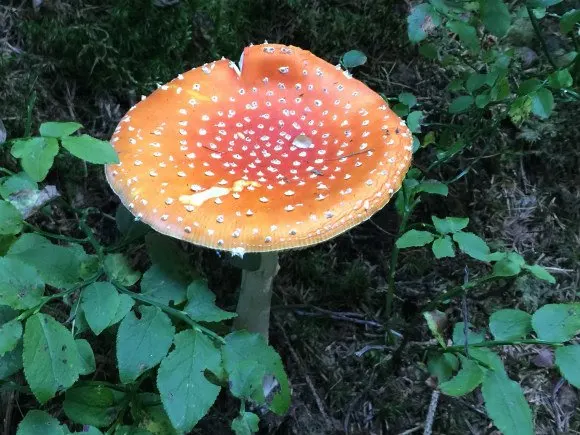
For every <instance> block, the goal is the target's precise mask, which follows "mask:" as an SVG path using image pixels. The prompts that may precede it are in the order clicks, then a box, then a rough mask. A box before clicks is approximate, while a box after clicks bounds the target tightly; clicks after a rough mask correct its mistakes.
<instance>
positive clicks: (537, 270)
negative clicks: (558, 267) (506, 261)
mask: <svg viewBox="0 0 580 435" xmlns="http://www.w3.org/2000/svg"><path fill="white" fill-rule="evenodd" d="M522 267H523V268H524V269H525V270H527V271H528V272H530V273H531V274H532V275H534V276H535V277H536V278H538V279H541V280H544V281H548V282H549V283H550V284H556V278H554V276H553V275H552V274H551V273H550V272H548V271H547V270H546V269H544V268H543V267H542V266H540V265H539V264H531V265H530V264H524V265H522Z"/></svg>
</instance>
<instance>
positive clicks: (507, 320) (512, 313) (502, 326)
mask: <svg viewBox="0 0 580 435" xmlns="http://www.w3.org/2000/svg"><path fill="white" fill-rule="evenodd" d="M489 330H490V331H491V333H492V335H493V337H494V338H495V339H496V340H518V339H520V338H524V337H525V336H526V335H528V334H529V333H530V332H532V316H531V315H530V314H528V313H526V312H525V311H521V310H514V309H505V310H499V311H496V312H495V313H493V314H492V315H491V316H490V317H489Z"/></svg>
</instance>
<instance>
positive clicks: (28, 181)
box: [0, 172, 38, 199]
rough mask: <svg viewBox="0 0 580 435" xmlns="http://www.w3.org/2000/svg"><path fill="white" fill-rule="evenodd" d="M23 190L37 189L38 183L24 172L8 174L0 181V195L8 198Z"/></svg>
mask: <svg viewBox="0 0 580 435" xmlns="http://www.w3.org/2000/svg"><path fill="white" fill-rule="evenodd" d="M23 190H38V183H37V182H36V181H34V180H33V179H32V178H30V175H28V174H27V173H26V172H19V173H17V174H14V175H10V176H9V177H6V178H4V179H3V180H2V182H1V183H0V196H1V197H2V198H4V199H8V198H9V197H10V195H12V194H14V193H16V192H20V191H23Z"/></svg>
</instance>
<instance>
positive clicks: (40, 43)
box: [0, 0, 580, 435]
mask: <svg viewBox="0 0 580 435" xmlns="http://www.w3.org/2000/svg"><path fill="white" fill-rule="evenodd" d="M31 3H39V4H42V5H41V6H39V7H38V8H37V9H36V8H34V7H33V6H32V4H31ZM149 3H152V2H147V1H142V0H75V1H72V0H70V1H64V0H52V1H44V2H42V1H40V2H38V1H37V2H29V1H26V2H25V1H21V0H3V1H2V2H1V5H0V83H1V86H0V109H1V111H0V117H1V118H2V120H3V122H4V124H5V126H6V130H7V131H8V134H9V137H18V136H21V135H23V134H24V119H25V118H26V112H27V107H28V105H29V104H30V102H31V99H32V98H33V95H34V98H35V102H34V106H33V107H32V115H33V126H34V128H37V127H38V125H39V124H40V123H41V122H44V121H49V120H51V121H52V120H75V121H78V122H80V123H82V124H83V125H84V126H85V127H86V129H87V130H86V131H87V132H88V133H90V134H92V135H94V136H96V137H99V138H103V139H108V138H110V135H111V133H112V131H113V129H114V128H115V125H116V123H117V122H118V120H119V119H120V117H121V116H122V115H123V114H124V113H125V112H126V111H127V110H128V108H129V107H130V106H131V105H132V104H133V103H134V102H135V101H136V100H137V99H138V97H139V96H140V95H141V94H148V93H149V92H151V91H152V90H153V89H154V88H155V83H164V82H166V81H168V80H169V79H171V78H173V77H174V76H175V75H176V74H177V73H179V72H182V71H184V70H186V69H188V68H190V67H192V66H196V65H199V64H201V63H203V62H206V61H208V60H212V59H215V58H219V57H221V56H225V57H227V58H231V59H235V60H237V58H238V56H239V53H240V52H241V50H242V48H243V47H244V46H246V45H248V44H249V43H251V42H262V41H264V40H269V41H275V42H283V43H286V44H293V45H298V46H300V47H303V48H306V49H309V50H311V51H312V52H314V53H315V54H316V55H318V56H320V57H322V58H324V59H327V60H328V61H330V62H333V63H337V62H338V60H339V58H340V56H341V55H342V54H343V53H344V52H346V51H348V50H350V49H355V48H356V49H359V50H362V51H363V52H365V53H366V55H367V56H368V59H369V60H368V62H367V64H366V65H364V66H363V67H361V68H359V69H357V70H356V71H355V76H356V77H357V78H358V79H360V80H362V81H364V82H366V83H367V84H368V85H369V86H370V87H372V88H373V89H375V90H376V91H378V92H382V93H383V94H385V95H386V96H396V95H397V94H399V93H400V92H401V91H409V92H412V93H413V94H414V95H416V96H417V97H418V101H419V105H420V107H421V110H423V111H424V112H425V113H426V114H427V120H428V122H430V123H437V122H449V118H445V119H443V118H442V117H440V115H439V112H438V108H439V107H441V106H442V101H445V100H446V99H447V98H448V97H447V93H446V92H445V91H444V89H445V87H446V85H447V84H448V82H449V81H450V79H449V78H448V77H446V76H445V74H444V71H443V70H442V69H439V68H438V67H437V66H434V65H433V64H431V63H426V61H425V60H422V59H421V58H419V57H418V55H417V53H416V52H415V50H414V48H413V47H412V46H411V45H410V44H409V42H408V40H407V38H406V30H405V18H406V14H407V13H408V5H407V4H406V3H405V2H394V1H393V2H389V1H384V2H378V1H374V0H342V1H333V0H318V1H316V0H280V1H276V2H269V1H267V2H261V1H257V0H256V1H250V0H229V1H228V0H225V1H223V0H222V1H218V0H215V1H194V0H191V1H185V0H184V1H181V2H180V4H178V5H175V6H170V7H157V6H152V5H149ZM578 109H579V107H578V105H576V106H573V105H568V106H566V108H563V109H562V110H556V113H555V114H554V116H553V117H552V118H551V119H550V120H549V121H547V122H544V123H543V124H540V123H537V122H536V123H531V124H528V125H526V126H525V128H526V129H528V130H533V131H534V132H535V133H536V134H535V135H534V138H533V140H528V139H529V137H528V136H529V135H528V136H526V135H525V134H524V133H526V131H522V130H518V129H516V128H515V127H513V126H502V128H501V130H500V131H499V132H496V133H495V134H493V135H491V136H490V137H489V138H488V139H486V138H482V139H481V141H480V143H477V144H474V146H473V147H472V148H471V149H470V150H469V151H468V152H465V153H464V154H463V155H462V156H461V157H459V158H458V159H456V160H455V161H454V165H455V166H454V167H445V168H442V169H440V170H438V172H437V173H433V174H429V175H430V178H436V179H438V178H441V176H443V175H445V176H448V175H449V174H454V173H458V172H459V171H461V170H462V169H463V168H465V167H467V166H468V165H469V164H470V163H471V162H472V161H473V160H474V159H476V158H477V159H478V162H477V164H476V165H475V166H474V167H473V168H472V170H471V171H470V172H469V173H468V174H467V175H466V176H464V177H463V178H462V179H461V180H460V181H458V182H456V183H454V184H453V185H452V187H451V189H450V192H449V196H448V197H447V198H446V199H445V200H443V201H442V200H440V199H437V200H427V201H425V202H424V203H423V204H421V205H420V207H419V209H418V213H417V215H416V216H415V219H416V220H417V221H422V220H423V221H425V220H426V219H429V218H430V216H431V215H433V214H435V215H445V216H468V217H469V218H470V228H471V230H472V231H474V232H476V233H477V234H479V235H481V236H482V237H484V238H485V239H486V240H487V241H488V243H490V245H494V246H503V247H505V248H509V249H515V250H517V251H518V252H520V253H521V254H522V255H524V256H525V257H526V259H528V260H529V261H531V262H536V261H539V262H540V263H541V264H542V265H544V266H546V267H548V268H549V270H550V271H551V273H553V274H554V275H555V276H556V278H557V281H558V284H557V285H555V286H553V285H548V284H544V283H543V282H540V281H538V280H534V279H531V278H529V277H521V278H518V279H516V280H513V281H505V282H502V281H500V282H499V283H498V282H495V283H493V284H490V285H489V286H484V287H482V288H480V289H478V291H477V292H476V293H475V294H473V295H470V297H469V298H467V305H468V313H469V321H470V322H471V323H472V324H473V325H474V327H476V328H478V327H484V326H485V325H486V319H487V318H488V316H489V314H491V312H493V311H495V310H497V309H500V308H520V309H523V310H526V311H529V312H530V311H533V310H534V309H535V308H537V307H538V306H540V305H542V304H544V303H547V302H561V301H572V300H578V297H579V296H580V293H579V288H580V287H579V285H580V173H579V172H580V171H579V169H578V168H579V167H580V150H579V148H578V145H577V144H578V143H579V142H580V129H578V127H577V123H578V113H579V112H578ZM486 140H487V142H486ZM415 159H416V164H417V165H423V166H427V165H428V162H429V161H430V159H432V155H431V154H430V152H429V151H428V150H426V151H419V152H418V153H417V154H416V157H415ZM0 161H2V162H3V164H4V161H6V164H13V163H14V162H13V161H11V160H10V157H9V155H8V153H7V152H6V151H5V150H4V151H3V150H1V149H0ZM426 163H427V164H426ZM98 169H99V170H98V171H97V170H96V169H94V168H89V177H86V175H85V174H84V173H83V170H82V168H81V167H80V166H75V165H74V164H71V163H70V162H68V161H57V169H56V170H55V171H53V173H52V174H51V175H50V178H49V179H48V180H47V181H48V182H49V183H50V184H55V185H57V186H58V187H59V189H60V191H61V194H62V195H63V196H65V197H66V198H68V199H69V201H71V202H73V203H74V204H76V206H77V207H79V208H80V207H89V206H90V207H96V208H99V209H101V210H103V211H105V212H107V213H110V214H111V215H114V213H115V209H116V207H117V205H118V200H117V198H116V197H115V196H114V194H113V193H112V192H111V190H110V189H109V187H108V185H107V183H106V181H105V179H104V176H103V174H102V173H101V171H100V168H98ZM40 223H41V224H42V225H44V227H45V228H47V229H49V230H51V231H54V232H61V233H63V234H66V233H67V232H68V231H70V228H68V227H67V225H70V222H69V221H68V220H66V219H62V220H59V219H58V218H56V219H44V220H42V221H41V222H40ZM92 224H93V227H94V228H95V229H97V231H98V233H97V237H99V238H100V239H101V240H103V241H107V240H111V241H112V240H113V239H114V237H115V231H116V230H115V223H114V222H110V221H108V220H103V221H98V222H92ZM397 225H398V223H397V214H396V212H395V210H394V207H393V206H392V205H389V206H387V207H386V208H385V209H384V210H382V211H380V212H379V213H377V214H376V215H375V216H374V217H373V218H372V219H371V220H370V221H368V222H365V223H363V224H361V225H359V226H357V227H356V228H354V229H352V230H351V231H349V232H347V233H345V234H343V235H341V236H339V237H337V238H335V239H333V240H331V241H330V242H327V243H323V244H320V245H317V246H314V247H312V248H309V249H303V250H297V251H293V252H289V253H285V254H283V255H282V257H281V261H282V268H281V270H280V274H279V276H278V278H277V279H276V282H275V296H274V301H273V305H274V309H273V314H272V328H271V343H272V345H273V346H274V347H275V348H276V349H277V350H278V351H279V352H280V354H281V355H282V358H283V361H284V363H285V366H286V368H287V370H288V373H289V376H290V380H291V385H292V389H293V405H292V408H291V411H290V412H289V414H288V415H287V416H286V417H285V418H283V419H277V418H272V419H271V420H268V421H267V425H265V426H264V433H279V434H286V433H288V434H292V433H293V434H301V435H302V434H325V433H326V434H333V433H344V432H348V433H352V434H359V433H360V434H403V433H404V434H411V433H422V432H423V426H424V424H425V420H426V415H427V409H428V407H429V403H430V401H431V397H432V393H433V385H432V383H431V382H430V379H429V374H428V372H427V370H426V367H425V353H426V352H425V349H426V347H427V346H428V344H429V340H430V338H431V337H430V334H429V331H428V329H427V326H426V325H425V324H424V322H423V320H422V317H421V315H420V312H419V311H418V307H420V306H421V305H423V303H424V302H426V301H428V300H430V299H431V298H432V297H433V296H434V295H436V294H438V293H440V292H441V291H442V290H444V289H446V288H449V287H453V286H456V285H457V284H460V283H461V282H462V280H463V275H464V268H465V267H466V266H468V267H469V269H470V274H471V276H472V277H477V276H478V274H480V273H482V271H483V270H484V268H485V267H486V266H485V265H481V264H480V263H475V262H471V261H470V260H469V259H466V258H461V257H458V258H455V259H448V260H446V261H437V262H435V260H434V258H433V256H432V254H431V253H430V252H429V251H428V250H425V249H416V250H405V251H403V252H402V253H401V256H400V268H399V270H398V272H397V275H396V288H397V297H396V301H395V302H396V303H395V312H396V315H395V319H393V320H392V321H391V324H390V328H392V329H393V330H395V331H397V332H399V333H401V334H403V335H404V336H405V340H406V341H408V342H409V343H410V345H408V346H406V348H405V350H404V352H403V353H402V354H399V355H397V354H394V353H393V348H391V347H389V346H384V343H385V342H384V336H385V333H386V330H385V318H384V306H385V295H386V287H387V286H386V277H387V274H388V262H389V259H390V252H391V249H392V246H393V243H394V235H395V233H396V231H397ZM184 249H186V250H187V252H188V253H189V254H190V255H191V257H192V259H194V261H195V263H196V265H197V266H199V267H200V270H201V272H202V273H204V274H205V275H206V276H207V277H208V279H209V282H210V288H211V289H212V290H214V291H215V292H216V294H217V295H218V302H219V303H221V304H223V306H226V307H227V306H232V305H233V304H234V303H235V294H234V293H235V290H236V288H237V285H238V282H239V279H240V272H239V270H237V269H235V268H234V267H232V266H231V265H229V264H228V262H227V259H226V258H225V256H223V255H222V256H218V255H217V254H216V252H215V251H211V250H206V249H202V248H198V247H193V246H187V247H184ZM143 252H144V250H143V247H142V246H141V245H139V246H133V247H132V248H131V256H130V257H131V258H132V259H133V263H134V264H133V265H134V267H135V268H137V269H141V270H143V268H144V267H145V265H146V262H147V258H146V255H144V253H143ZM460 302H461V301H460V300H459V301H455V302H453V303H451V304H449V305H448V306H446V307H445V312H446V314H447V316H448V318H449V319H450V321H451V322H453V323H455V321H461V319H462V310H461V306H460ZM103 346H106V344H103ZM373 346H374V347H373ZM538 351H539V349H538V348H537V347H531V346H515V347H509V348H508V347H506V348H505V349H503V350H502V351H501V355H502V357H503V359H504V362H505V363H506V367H507V370H508V373H509V374H510V376H511V377H512V378H513V379H515V380H517V381H518V382H520V383H521V385H522V386H523V388H524V391H525V393H526V398H527V399H528V401H529V402H530V403H531V405H532V409H533V412H534V419H535V422H536V427H537V433H539V434H556V433H580V413H578V412H577V411H578V406H579V397H578V392H577V391H575V390H574V389H572V388H571V387H569V386H568V385H567V384H565V385H561V384H560V383H559V380H560V378H559V376H558V375H556V374H555V372H554V371H550V370H547V369H545V368H542V367H538V366H537V365H536V364H534V362H533V360H534V357H535V356H536V354H537V353H538ZM18 400H19V403H18V408H17V409H19V411H17V412H18V413H19V412H22V413H25V412H26V410H27V409H29V408H30V407H34V406H35V404H34V401H33V399H32V398H31V397H30V396H26V395H20V396H19V399H18ZM3 408H4V406H3ZM236 412H237V410H236V408H235V407H234V406H232V402H231V400H230V399H228V398H226V397H225V395H224V397H221V396H220V399H218V402H217V403H216V406H215V407H214V408H213V409H212V411H211V412H210V414H209V415H208V416H207V417H206V418H204V419H203V421H202V422H201V423H200V425H199V429H196V431H194V433H226V432H224V428H226V427H229V422H230V421H231V419H232V418H233V417H234V416H235V413H236ZM59 417H60V418H64V416H62V415H61V416H59ZM19 419H20V415H18V416H17V417H16V420H15V423H17V420H19ZM491 432H492V426H491V424H490V421H489V419H488V417H487V416H486V414H485V411H484V407H483V399H482V397H481V395H480V394H476V393H473V394H470V395H468V396H466V397H464V398H461V399H456V398H451V397H444V396H441V397H440V400H439V406H438V408H437V410H436V414H435V421H434V426H433V433H438V434H466V433H473V434H483V433H491Z"/></svg>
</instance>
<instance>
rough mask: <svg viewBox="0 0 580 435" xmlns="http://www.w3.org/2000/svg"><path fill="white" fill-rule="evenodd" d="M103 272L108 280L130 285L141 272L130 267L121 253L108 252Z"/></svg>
mask: <svg viewBox="0 0 580 435" xmlns="http://www.w3.org/2000/svg"><path fill="white" fill-rule="evenodd" d="M103 265H104V267H105V273H106V274H107V276H108V277H109V280H110V281H113V282H116V283H117V284H120V285H123V286H127V287H130V286H132V285H133V284H135V283H136V282H137V281H139V279H140V278H141V273H140V272H138V271H135V270H133V269H132V268H131V265H130V264H129V260H127V257H125V256H124V255H123V254H109V255H107V256H106V257H105V261H104V264H103Z"/></svg>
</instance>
